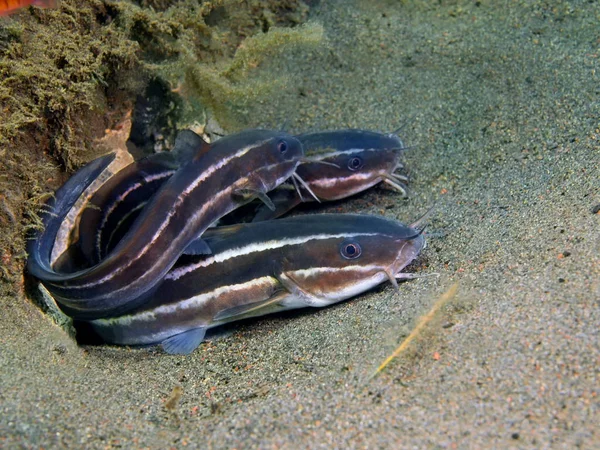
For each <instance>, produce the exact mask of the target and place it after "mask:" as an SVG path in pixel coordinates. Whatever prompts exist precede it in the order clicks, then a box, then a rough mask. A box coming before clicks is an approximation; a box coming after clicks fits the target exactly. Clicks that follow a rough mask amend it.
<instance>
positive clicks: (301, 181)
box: [292, 172, 321, 203]
mask: <svg viewBox="0 0 600 450" xmlns="http://www.w3.org/2000/svg"><path fill="white" fill-rule="evenodd" d="M294 178H295V179H296V180H298V181H299V182H300V184H301V185H302V187H304V189H306V190H307V191H308V193H309V194H310V195H312V197H313V198H314V199H315V200H316V201H317V202H319V203H321V200H319V197H317V196H316V195H315V193H314V192H313V191H312V189H311V188H310V187H309V186H308V183H307V182H306V181H304V180H303V179H302V177H301V176H300V175H298V174H297V173H296V172H294V173H293V174H292V179H294Z"/></svg>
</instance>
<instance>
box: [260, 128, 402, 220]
mask: <svg viewBox="0 0 600 450" xmlns="http://www.w3.org/2000/svg"><path fill="white" fill-rule="evenodd" d="M296 138H298V140H300V142H301V143H302V146H303V147H304V153H305V155H306V157H307V158H312V159H314V160H316V161H320V162H321V164H319V163H317V162H315V163H306V164H302V165H300V166H298V169H297V171H296V173H297V174H298V176H300V177H301V178H302V179H303V180H304V182H305V183H306V185H307V188H305V187H303V186H292V185H290V184H289V183H284V184H282V185H281V186H279V187H278V188H277V189H275V190H274V191H273V192H271V193H270V194H269V197H270V198H271V200H272V202H273V204H274V205H275V207H276V209H275V210H272V209H268V208H264V207H262V208H259V210H258V212H257V214H256V215H255V217H254V219H253V221H255V222H257V221H262V220H269V219H274V218H276V217H279V216H282V215H283V214H285V213H286V212H288V211H289V210H291V209H292V208H294V207H296V206H297V205H299V204H300V203H302V202H306V201H311V200H313V199H314V198H315V197H316V198H318V199H319V200H320V201H330V200H339V199H342V198H345V197H349V196H351V195H354V194H357V193H359V192H362V191H364V190H366V189H368V188H370V187H372V186H375V185H376V184H378V183H380V182H384V183H386V184H387V185H389V186H390V187H392V188H393V189H395V190H397V191H399V192H401V193H402V194H403V195H404V196H406V190H407V188H406V185H405V184H404V183H405V182H406V181H408V178H406V177H405V176H403V175H400V174H398V173H396V171H397V170H399V169H402V168H403V167H404V166H403V165H402V164H401V163H400V151H401V150H404V148H405V147H404V144H403V143H402V141H401V140H400V138H399V137H398V136H397V135H396V134H394V133H377V132H374V131H367V130H355V129H348V130H336V131H324V132H318V133H306V134H300V135H298V136H296ZM322 162H327V163H330V164H328V165H324V164H322ZM303 189H304V190H305V191H306V190H310V191H311V192H308V193H306V192H305V195H302V190H303Z"/></svg>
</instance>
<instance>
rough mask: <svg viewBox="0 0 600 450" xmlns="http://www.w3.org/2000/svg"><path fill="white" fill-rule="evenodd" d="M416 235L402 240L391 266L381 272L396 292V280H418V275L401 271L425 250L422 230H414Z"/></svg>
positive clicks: (397, 287)
mask: <svg viewBox="0 0 600 450" xmlns="http://www.w3.org/2000/svg"><path fill="white" fill-rule="evenodd" d="M415 231H416V234H415V236H414V237H411V238H408V239H406V238H405V239H402V243H401V247H400V250H399V251H398V256H397V257H396V259H395V260H394V262H393V263H392V264H390V265H389V266H388V267H387V269H384V270H383V272H384V273H385V275H386V276H387V278H388V280H389V281H390V283H391V284H392V286H394V289H396V291H399V290H400V287H399V286H398V280H406V279H411V278H418V277H419V275H415V274H411V273H404V272H402V270H404V268H406V266H408V265H409V264H410V263H412V262H413V261H414V260H415V259H416V258H417V256H419V253H421V250H423V249H424V248H425V237H424V236H423V230H420V231H418V230H415Z"/></svg>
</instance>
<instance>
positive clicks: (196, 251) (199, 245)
mask: <svg viewBox="0 0 600 450" xmlns="http://www.w3.org/2000/svg"><path fill="white" fill-rule="evenodd" d="M183 254H184V255H191V256H196V255H212V250H211V249H210V247H209V246H208V244H207V243H206V241H205V240H204V239H202V238H198V239H195V240H193V241H192V242H190V243H189V244H188V246H187V247H186V248H185V250H184V251H183Z"/></svg>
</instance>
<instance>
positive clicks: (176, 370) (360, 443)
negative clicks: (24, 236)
mask: <svg viewBox="0 0 600 450" xmlns="http://www.w3.org/2000/svg"><path fill="white" fill-rule="evenodd" d="M415 3H418V4H419V5H418V6H415V5H412V2H394V1H374V2H359V1H356V2H341V1H338V2H322V4H321V5H320V6H317V7H315V8H314V9H313V11H312V20H314V21H318V22H320V23H322V24H323V25H324V26H325V29H326V35H327V41H326V43H325V44H324V45H323V46H322V47H321V48H320V49H317V50H311V51H308V52H307V51H306V50H301V49H298V50H295V51H293V52H289V53H287V54H285V55H283V56H282V57H280V58H277V59H276V60H273V61H271V62H269V64H267V66H266V67H264V68H262V69H261V70H262V73H263V76H264V77H269V76H271V75H272V74H277V76H280V75H281V74H286V75H288V76H289V77H290V78H289V79H290V82H289V86H288V87H289V89H287V90H283V91H282V92H281V93H280V94H279V95H278V96H276V98H275V99H274V100H273V99H271V100H268V101H265V102H259V103H257V104H256V105H254V106H253V107H252V108H251V109H249V110H248V117H251V118H255V119H256V118H257V119H258V120H257V121H256V122H255V123H249V126H270V127H273V126H276V125H277V124H280V123H283V122H284V121H286V120H287V121H288V123H289V125H288V127H289V128H290V129H291V131H293V132H301V131H307V130H317V129H327V128H343V127H357V128H367V129H375V130H380V131H386V130H394V129H396V128H398V127H399V126H400V125H402V124H404V127H403V128H402V131H401V135H402V137H403V139H404V140H405V141H406V143H407V145H409V146H413V145H414V147H413V148H411V149H410V150H409V151H407V152H406V157H405V159H406V165H407V168H408V169H409V172H410V176H411V181H410V188H411V194H410V197H409V198H408V199H407V200H404V199H402V198H401V197H400V196H399V195H397V194H395V193H392V192H389V191H387V190H385V189H383V188H381V189H373V190H371V191H369V192H367V193H365V194H363V195H360V196H358V197H356V198H353V199H351V200H349V201H346V202H339V203H336V204H334V205H330V206H328V207H325V206H323V207H320V208H319V211H325V210H328V211H347V212H367V213H375V214H384V215H386V216H388V217H397V218H399V219H401V220H404V221H407V222H410V221H411V220H413V219H415V218H417V217H418V216H420V215H421V214H422V213H424V212H425V211H426V210H427V209H428V208H429V207H430V206H432V205H436V210H435V211H436V212H435V214H434V216H433V217H432V219H431V222H430V225H429V228H428V230H431V231H433V232H434V233H433V236H431V237H430V238H429V245H428V247H427V249H426V250H425V251H424V252H423V254H422V256H421V257H420V258H419V260H418V261H416V263H415V264H413V265H412V266H411V267H410V268H409V271H412V272H417V273H424V274H426V273H432V272H436V273H439V274H440V276H439V277H426V278H421V279H417V280H412V281H409V282H405V283H402V284H401V287H400V293H399V294H397V293H395V291H394V290H393V289H392V288H391V286H389V285H385V286H382V288H381V289H379V290H376V291H375V292H372V293H369V294H366V295H364V296H361V297H360V298H357V299H355V300H352V301H348V302H345V303H343V304H340V305H337V306H335V307H331V308H327V309H324V310H314V311H306V312H302V313H299V314H298V313H296V314H287V315H279V316H276V317H267V318H263V319H261V320H255V321H252V322H245V323H243V324H238V325H236V326H232V327H230V329H229V330H230V332H231V333H230V334H229V335H227V336H225V337H223V338H221V339H217V340H214V341H210V342H207V343H205V344H203V345H201V347H200V348H199V349H198V350H196V351H195V352H194V353H193V354H192V355H190V356H169V355H165V354H164V353H163V352H162V351H160V350H159V349H128V348H114V347H86V348H81V347H78V346H77V345H76V344H75V343H74V342H73V341H72V340H71V339H70V338H69V337H67V336H66V334H65V333H64V332H63V331H62V330H61V329H60V328H58V327H57V326H56V325H55V324H54V323H53V322H52V321H51V320H50V319H49V318H47V317H45V316H44V315H43V314H42V313H41V312H40V311H39V310H38V309H37V308H36V307H35V306H33V305H32V304H31V303H30V302H28V301H27V300H25V299H21V298H14V299H3V301H2V302H1V303H0V305H1V308H2V313H1V314H2V320H1V321H0V336H1V345H0V365H1V367H2V369H1V370H0V411H1V414H0V445H1V446H2V447H4V448H13V447H18V446H20V447H25V448H29V447H31V448H39V447H44V448H53V447H65V446H67V447H74V448H77V447H84V446H85V447H88V448H112V447H123V448H146V447H149V448H167V447H174V448H183V447H186V446H187V447H189V448H196V447H202V448H320V447H323V448H332V447H333V448H380V447H381V448H424V447H427V448H430V447H433V448H446V447H448V448H489V447H496V448H497V447H500V448H508V447H511V448H512V447H514V448H528V447H530V448H554V447H556V448H573V447H581V448H594V447H598V446H600V436H599V435H598V425H599V419H600V417H599V411H598V409H599V401H598V389H599V386H600V380H599V379H598V378H599V370H600V369H599V367H600V339H599V338H600V336H599V331H598V330H599V329H600V326H599V325H600V308H599V306H600V305H599V303H600V214H598V213H594V211H596V210H597V209H598V205H599V204H600V88H599V86H600V77H599V75H600V27H598V23H600V3H598V2H584V1H573V2H566V1H564V2H561V1H557V2H544V1H509V2H491V1H490V2H487V1H482V2H444V3H451V4H449V5H443V6H439V5H437V4H436V3H437V2H431V5H425V6H424V5H422V4H421V2H415ZM434 4H436V5H435V6H434ZM311 211H314V209H313V210H311ZM305 212H308V210H305ZM454 282H458V283H459V291H458V294H457V296H456V298H455V299H454V300H453V302H452V303H451V304H450V305H449V306H448V307H447V308H445V309H444V310H443V311H442V313H441V318H440V320H438V321H437V322H435V323H434V324H432V325H431V327H430V329H429V330H428V332H427V333H426V334H425V335H423V336H421V338H420V339H418V340H417V343H416V344H415V345H414V346H413V348H412V350H411V351H410V352H409V353H408V354H406V355H404V356H402V357H401V358H400V359H398V360H397V361H395V362H394V363H392V364H391V365H390V366H388V367H387V368H386V370H385V371H384V372H383V373H382V374H381V375H380V376H378V377H376V378H374V379H371V380H368V376H369V374H371V373H372V371H373V370H374V369H375V368H376V367H377V366H378V365H379V364H380V363H381V362H382V361H383V360H384V359H385V357H386V356H387V355H389V354H390V353H391V352H392V351H393V349H394V348H395V347H396V346H397V345H398V343H399V342H400V341H401V340H402V339H403V338H404V337H405V336H406V335H407V334H408V333H409V332H410V330H411V329H412V327H413V326H414V324H415V321H416V319H417V318H418V317H419V316H420V315H422V314H424V313H426V312H427V310H428V309H429V308H430V307H431V305H432V304H433V302H434V301H435V300H436V299H437V298H438V297H439V296H440V295H441V294H442V293H444V292H445V291H446V290H447V289H448V288H449V287H450V286H451V285H452V284H453V283H454ZM176 386H179V387H180V388H181V397H180V399H179V401H177V402H168V403H167V399H169V397H170V396H171V395H172V393H173V390H174V389H175V387H176ZM166 406H169V407H170V408H168V407H166Z"/></svg>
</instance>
